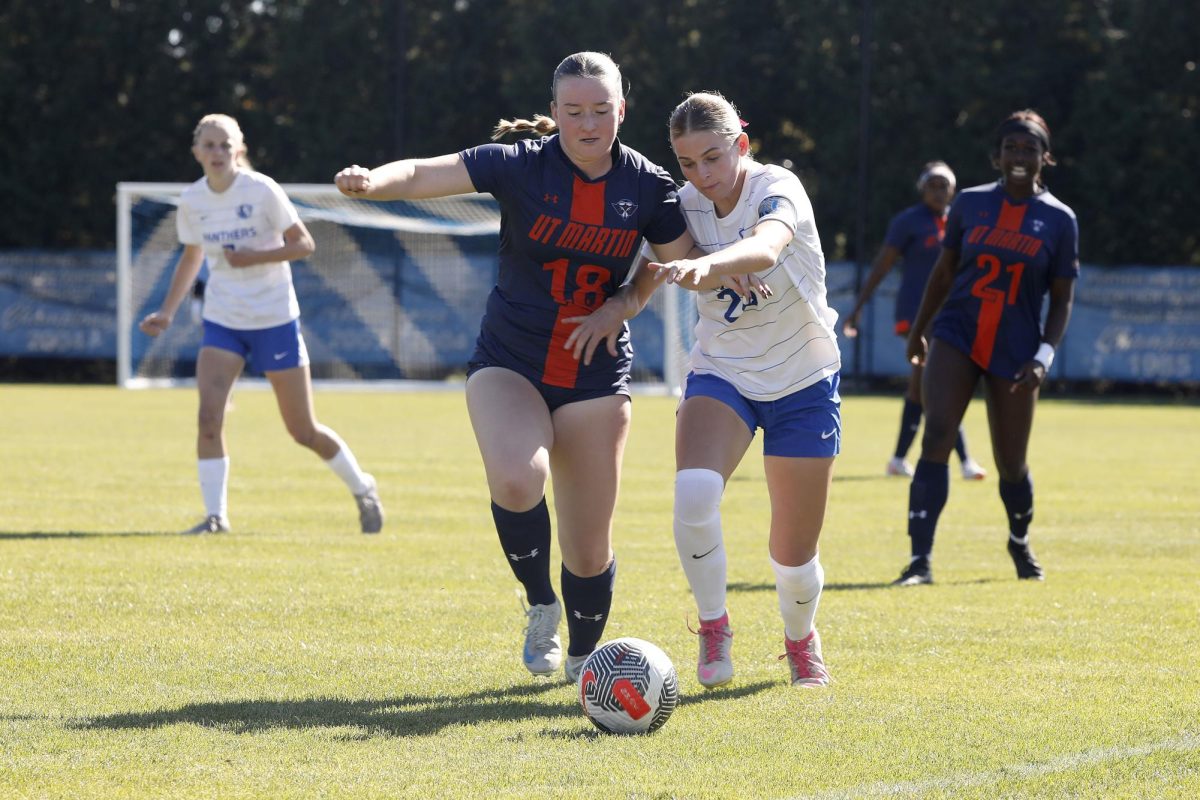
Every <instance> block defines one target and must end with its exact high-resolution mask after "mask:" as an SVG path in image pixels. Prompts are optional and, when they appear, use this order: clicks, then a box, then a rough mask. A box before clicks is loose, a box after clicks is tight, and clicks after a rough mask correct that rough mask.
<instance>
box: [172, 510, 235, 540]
mask: <svg viewBox="0 0 1200 800" xmlns="http://www.w3.org/2000/svg"><path fill="white" fill-rule="evenodd" d="M229 530H230V528H229V520H227V519H226V518H225V517H222V516H220V515H218V514H209V515H208V516H207V517H205V518H204V521H203V522H201V523H200V524H199V525H194V526H192V527H191V528H188V529H187V530H186V531H183V535H184V536H195V535H198V534H201V533H229Z"/></svg>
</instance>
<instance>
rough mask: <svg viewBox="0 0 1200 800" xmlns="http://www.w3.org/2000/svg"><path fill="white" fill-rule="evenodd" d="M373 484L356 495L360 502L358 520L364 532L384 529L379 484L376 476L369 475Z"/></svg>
mask: <svg viewBox="0 0 1200 800" xmlns="http://www.w3.org/2000/svg"><path fill="white" fill-rule="evenodd" d="M367 479H368V480H369V481H370V483H371V486H370V488H369V489H367V490H366V491H365V492H363V493H362V494H356V495H354V502H355V503H357V504H358V522H359V524H360V525H361V526H362V532H363V533H379V532H380V531H381V530H383V504H382V503H380V502H379V486H378V484H376V483H375V477H374V476H373V475H368V476H367Z"/></svg>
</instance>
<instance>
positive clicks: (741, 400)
mask: <svg viewBox="0 0 1200 800" xmlns="http://www.w3.org/2000/svg"><path fill="white" fill-rule="evenodd" d="M840 383H841V373H837V374H834V375H832V376H830V377H828V378H824V379H822V380H820V381H817V382H816V383H814V384H813V385H812V386H808V387H805V388H804V389H801V390H800V391H798V392H794V393H792V394H789V395H788V396H786V397H781V398H780V399H778V400H750V399H748V398H746V397H743V396H742V394H741V393H740V392H738V390H737V389H736V388H735V387H734V385H733V384H732V383H730V382H729V381H727V380H725V379H724V378H718V377H717V376H716V375H705V374H701V375H697V374H696V373H694V372H692V373H689V374H688V376H687V388H686V389H685V390H684V394H683V396H684V398H685V399H686V398H688V397H711V398H713V399H714V400H720V401H721V402H722V403H724V404H725V405H727V406H729V407H730V408H732V409H733V410H734V412H736V413H737V415H738V416H739V417H741V418H742V422H745V423H746V427H747V428H749V429H750V434H751V435H752V436H753V435H754V433H755V431H757V430H758V429H759V428H762V429H763V455H767V456H783V457H785V458H830V457H832V456H836V455H837V454H838V453H840V452H841V450H842V411H841V409H842V398H841V396H840V395H838V385H839V384H840Z"/></svg>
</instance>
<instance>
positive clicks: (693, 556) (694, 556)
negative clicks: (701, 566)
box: [692, 544, 721, 558]
mask: <svg viewBox="0 0 1200 800" xmlns="http://www.w3.org/2000/svg"><path fill="white" fill-rule="evenodd" d="M720 546H721V545H720V544H714V545H713V546H712V550H709V551H707V552H704V553H701V554H700V555H696V554H695V553H692V558H704V557H705V556H706V555H708V554H709V553H711V552H712V551H713V550H716V549H717V548H718V547H720Z"/></svg>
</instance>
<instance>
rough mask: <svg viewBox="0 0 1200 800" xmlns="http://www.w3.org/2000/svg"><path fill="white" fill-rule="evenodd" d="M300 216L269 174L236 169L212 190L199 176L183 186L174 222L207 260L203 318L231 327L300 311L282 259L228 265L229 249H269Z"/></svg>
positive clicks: (277, 321)
mask: <svg viewBox="0 0 1200 800" xmlns="http://www.w3.org/2000/svg"><path fill="white" fill-rule="evenodd" d="M299 221H300V217H299V215H297V214H296V209H295V208H294V207H293V206H292V202H291V201H290V200H288V198H287V195H286V194H284V192H283V189H281V188H279V184H277V183H276V182H275V181H274V180H272V179H271V178H269V177H267V176H266V175H263V174H262V173H259V172H251V171H246V170H243V171H240V172H238V174H237V176H236V177H235V178H234V180H233V184H232V185H231V186H230V187H229V188H228V189H226V190H225V191H223V192H214V191H213V190H212V189H210V188H209V186H208V180H207V179H206V178H201V179H200V180H198V181H196V182H195V183H193V184H192V185H190V186H188V187H187V188H186V189H184V190H183V194H182V195H181V196H180V198H179V209H178V212H177V213H176V215H175V226H176V228H177V230H178V233H179V241H180V242H182V243H183V244H191V245H199V246H200V247H201V248H203V250H204V255H205V257H206V259H207V260H208V282H207V284H206V285H205V287H204V318H205V319H206V320H209V321H210V322H215V323H217V324H218V325H224V326H225V327H226V328H234V329H235V330H260V329H263V328H274V327H276V326H278V325H282V324H284V323H285V322H291V321H292V320H294V319H296V318H297V317H299V316H300V304H299V303H297V302H296V291H295V289H294V288H293V287H292V268H291V266H290V265H289V264H288V262H286V261H276V262H272V263H270V264H256V265H254V266H252V267H237V268H234V267H231V266H229V262H228V261H226V260H225V253H226V252H227V251H230V250H274V249H275V248H278V247H282V246H283V232H284V231H286V230H287V229H288V228H290V227H292V226H293V225H295V224H296V223H297V222H299Z"/></svg>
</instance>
